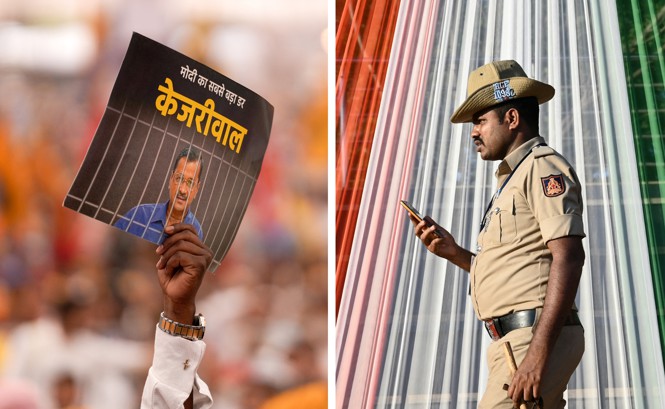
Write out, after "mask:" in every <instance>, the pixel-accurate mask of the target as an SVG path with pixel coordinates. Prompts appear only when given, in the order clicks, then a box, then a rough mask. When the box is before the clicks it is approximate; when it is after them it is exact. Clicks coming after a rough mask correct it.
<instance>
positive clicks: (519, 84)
mask: <svg viewBox="0 0 665 409" xmlns="http://www.w3.org/2000/svg"><path fill="white" fill-rule="evenodd" d="M509 80H510V87H511V88H512V89H513V90H514V91H515V96H514V97H509V98H505V99H500V98H497V97H495V94H494V86H493V84H489V85H486V86H485V87H483V88H480V89H478V90H477V91H476V92H474V93H473V94H471V95H469V97H468V98H467V99H466V101H464V102H463V103H462V105H460V106H459V107H457V109H456V110H455V112H454V113H453V116H451V117H450V122H452V123H454V124H459V123H464V122H472V121H473V115H474V114H475V113H477V112H480V111H483V110H485V109H487V108H491V107H493V106H494V105H499V104H502V103H504V102H506V101H510V100H513V99H519V98H526V97H536V98H537V99H538V104H542V103H544V102H547V101H549V100H550V99H552V98H553V97H554V87H552V86H551V85H549V84H545V83H544V82H540V81H537V80H534V79H531V78H527V77H513V78H509Z"/></svg>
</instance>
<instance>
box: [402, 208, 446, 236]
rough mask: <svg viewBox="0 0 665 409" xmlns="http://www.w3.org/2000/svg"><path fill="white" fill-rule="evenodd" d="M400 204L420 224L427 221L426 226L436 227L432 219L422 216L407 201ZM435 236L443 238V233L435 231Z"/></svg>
mask: <svg viewBox="0 0 665 409" xmlns="http://www.w3.org/2000/svg"><path fill="white" fill-rule="evenodd" d="M399 202H400V204H401V205H402V207H404V208H405V209H406V211H407V212H409V214H410V215H412V216H413V217H414V218H415V219H416V220H418V223H420V222H422V221H423V220H425V225H426V226H428V227H429V226H434V225H435V223H434V221H433V220H432V219H431V218H429V217H423V216H421V215H420V213H419V212H418V210H416V208H415V207H413V206H412V205H411V204H410V203H409V202H407V201H406V200H400V201H399ZM434 235H435V236H437V237H443V233H441V232H439V230H438V229H437V230H435V231H434Z"/></svg>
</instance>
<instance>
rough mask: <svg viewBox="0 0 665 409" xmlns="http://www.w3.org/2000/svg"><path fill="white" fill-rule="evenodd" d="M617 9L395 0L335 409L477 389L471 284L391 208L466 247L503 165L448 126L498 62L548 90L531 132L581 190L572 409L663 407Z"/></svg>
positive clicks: (454, 404)
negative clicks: (470, 83) (415, 211)
mask: <svg viewBox="0 0 665 409" xmlns="http://www.w3.org/2000/svg"><path fill="white" fill-rule="evenodd" d="M618 12H622V11H621V10H619V11H617V5H616V4H615V3H614V2H612V1H600V0H596V1H591V0H583V1H558V0H556V1H555V0H549V1H538V2H531V1H519V0H516V1H490V0H487V1H463V0H462V1H445V0H439V1H435V0H411V1H409V0H402V1H401V3H400V9H399V15H398V17H397V22H396V26H395V36H394V38H393V43H392V50H391V53H390V61H389V63H388V71H387V74H386V80H385V84H384V90H383V96H382V101H381V106H380V109H379V111H378V114H377V115H378V117H377V125H376V129H375V132H374V138H373V144H372V147H371V154H370V157H369V161H368V164H367V176H366V179H365V184H364V186H363V189H362V199H361V200H360V203H359V208H358V219H357V222H356V224H355V232H354V236H353V245H352V246H351V249H350V252H349V254H348V269H347V271H346V278H345V280H344V283H343V285H344V287H343V292H342V295H341V300H340V307H339V315H338V319H337V328H336V329H337V335H336V352H337V356H336V359H337V373H336V386H337V394H336V404H337V407H338V408H363V409H364V408H475V407H476V405H477V402H478V399H479V397H480V396H481V395H482V393H483V391H484V388H485V384H484V382H485V379H486V375H487V374H486V371H487V369H486V364H485V349H486V347H487V345H488V343H489V337H488V336H487V334H486V333H485V332H484V329H483V328H482V326H481V324H480V323H479V322H478V320H477V319H476V317H475V314H474V313H473V309H472V306H471V304H470V299H469V297H468V296H467V291H468V285H469V283H468V274H466V273H465V272H462V271H460V270H459V269H457V268H456V267H455V266H453V265H451V264H449V263H447V262H445V261H443V260H441V259H438V258H437V257H435V256H433V255H431V254H429V253H427V252H426V250H425V249H424V248H423V246H422V244H421V243H420V242H419V241H417V239H416V238H415V236H414V235H413V230H412V228H411V226H410V223H409V221H408V219H407V218H406V214H405V212H404V211H403V210H402V209H401V207H400V206H399V200H400V199H407V200H409V201H411V202H412V203H413V204H414V205H415V206H416V207H417V208H419V209H420V210H421V211H422V212H423V213H425V214H429V215H431V216H432V217H433V218H434V219H436V220H438V221H439V222H440V223H441V224H442V225H443V226H445V227H446V228H448V229H449V230H450V231H451V232H452V234H453V235H454V236H455V237H456V239H457V241H458V243H460V244H461V245H463V246H464V247H467V248H473V247H474V244H475V239H476V235H477V230H478V226H479V224H480V217H481V215H482V213H483V210H484V208H485V206H486V205H487V202H488V200H489V198H490V197H491V195H492V193H493V192H494V190H495V189H496V186H495V180H494V177H493V173H494V170H495V167H496V163H493V162H490V163H487V162H483V161H482V160H479V159H478V157H477V154H476V152H475V149H474V148H473V145H472V143H471V140H470V137H469V134H470V125H468V124H467V125H452V124H451V123H450V122H449V118H450V115H451V114H452V112H453V110H454V108H455V107H456V106H457V105H459V104H460V103H461V102H462V101H463V100H464V98H465V95H466V79H467V76H468V73H469V72H470V71H471V70H473V69H474V68H476V67H478V66H480V65H483V64H485V63H486V62H488V61H491V60H496V59H515V60H517V61H518V62H520V63H521V64H522V66H523V67H524V69H525V71H526V72H527V74H528V75H529V76H531V77H533V78H536V79H539V80H541V81H544V82H547V83H549V84H552V85H553V86H554V87H555V89H556V95H555V97H554V99H553V100H552V101H550V102H549V103H547V104H545V105H543V106H541V123H540V133H541V134H542V136H544V137H545V139H546V140H547V141H548V143H549V144H550V145H551V146H553V147H554V148H555V149H557V150H558V151H560V152H562V153H563V154H564V156H566V157H567V158H568V159H569V160H570V161H571V163H572V164H573V166H574V167H575V168H576V170H577V173H578V176H579V178H580V180H581V183H582V187H583V196H584V202H585V213H584V222H585V228H586V232H587V238H586V239H585V240H584V246H585V251H586V254H587V258H586V264H585V267H584V271H583V276H582V282H581V284H580V290H579V293H578V298H577V300H576V303H577V305H578V307H579V309H580V316H581V319H582V322H583V325H584V328H585V332H586V352H585V354H584V357H583V360H582V363H581V365H580V366H579V368H578V369H577V371H576V372H575V374H574V375H573V378H572V379H571V381H570V383H569V390H568V392H567V393H566V396H565V398H566V400H567V401H568V406H567V407H571V408H606V407H611V408H659V407H662V402H663V401H664V399H665V396H664V395H665V374H664V371H663V355H662V350H661V343H660V340H659V332H658V323H657V318H656V316H657V312H656V306H655V305H656V303H655V301H654V290H653V283H652V277H651V266H650V264H649V254H648V246H647V237H646V234H645V227H644V226H645V221H644V216H643V214H644V213H643V208H642V202H641V196H640V186H639V177H638V166H637V163H636V152H635V146H634V142H633V129H632V126H631V116H630V106H629V102H628V101H629V100H628V92H627V84H626V73H625V72H624V68H623V67H624V64H623V55H622V50H621V37H620V32H619V25H618V14H617V13H618Z"/></svg>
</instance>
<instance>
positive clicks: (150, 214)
mask: <svg viewBox="0 0 665 409" xmlns="http://www.w3.org/2000/svg"><path fill="white" fill-rule="evenodd" d="M202 171H203V159H202V158H201V153H200V152H199V151H197V150H196V149H194V148H192V147H187V148H185V149H183V150H182V151H181V152H180V153H179V154H178V156H177V157H176V160H175V163H174V165H173V172H172V173H171V177H170V178H169V201H168V202H166V203H150V204H141V205H138V206H136V207H134V208H132V209H130V210H129V211H128V212H127V213H125V215H124V216H122V217H120V218H119V219H118V220H117V221H116V222H115V224H114V226H115V227H117V228H119V229H122V230H124V231H126V232H128V233H131V234H133V235H135V236H138V237H141V238H144V239H146V240H149V241H151V242H153V243H155V244H161V242H162V241H164V238H165V237H166V236H165V235H164V228H165V227H166V226H172V225H174V224H176V223H186V224H191V225H192V226H194V229H195V230H196V234H197V235H198V236H199V238H200V239H201V240H203V231H202V230H201V224H200V223H199V221H198V220H196V217H195V216H194V214H193V213H192V212H191V211H190V210H189V206H190V204H191V203H192V202H193V201H194V199H195V198H196V194H197V193H198V191H199V185H200V182H201V180H200V177H201V172H202Z"/></svg>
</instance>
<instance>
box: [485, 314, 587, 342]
mask: <svg viewBox="0 0 665 409" xmlns="http://www.w3.org/2000/svg"><path fill="white" fill-rule="evenodd" d="M483 322H484V324H485V329H486V330H487V333H488V334H490V337H491V338H492V339H493V340H494V341H496V340H499V339H501V338H502V337H504V336H505V335H506V334H507V333H509V332H510V331H512V330H515V329H518V328H524V327H532V326H533V324H534V323H535V322H536V310H535V309H533V310H524V311H517V312H514V313H512V314H507V315H504V316H501V317H498V318H490V319H487V320H483ZM563 325H582V323H581V322H580V317H578V315H577V311H571V312H570V314H569V315H568V317H567V318H566V322H565V323H564V324H563Z"/></svg>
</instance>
